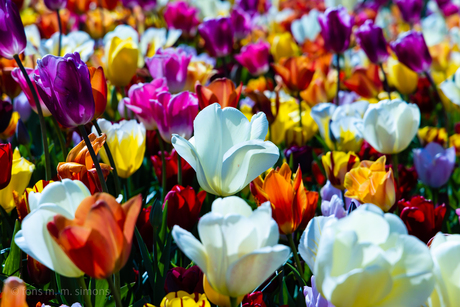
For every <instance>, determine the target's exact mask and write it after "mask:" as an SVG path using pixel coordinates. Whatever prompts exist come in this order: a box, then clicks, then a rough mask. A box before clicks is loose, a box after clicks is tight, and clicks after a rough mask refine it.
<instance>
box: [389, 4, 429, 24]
mask: <svg viewBox="0 0 460 307" xmlns="http://www.w3.org/2000/svg"><path fill="white" fill-rule="evenodd" d="M394 3H395V4H396V5H397V6H398V8H399V11H400V12H401V15H402V18H403V19H404V21H405V22H407V23H412V24H414V23H417V22H419V21H420V14H421V12H422V8H423V0H394Z"/></svg>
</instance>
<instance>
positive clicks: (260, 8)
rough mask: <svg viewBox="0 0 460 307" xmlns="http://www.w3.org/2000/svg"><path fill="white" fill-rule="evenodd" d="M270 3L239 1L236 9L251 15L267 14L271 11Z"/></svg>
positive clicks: (260, 0) (258, 0) (252, 0)
mask: <svg viewBox="0 0 460 307" xmlns="http://www.w3.org/2000/svg"><path fill="white" fill-rule="evenodd" d="M270 5H271V3H270V1H266V0H237V1H236V3H235V7H238V8H240V9H242V10H243V11H245V12H248V13H250V14H254V13H265V12H267V11H268V10H269V9H270Z"/></svg>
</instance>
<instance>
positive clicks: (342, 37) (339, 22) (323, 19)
mask: <svg viewBox="0 0 460 307" xmlns="http://www.w3.org/2000/svg"><path fill="white" fill-rule="evenodd" d="M318 21H319V24H320V26H321V35H322V36H323V39H324V46H325V47H326V49H328V50H332V51H333V52H335V53H342V52H344V51H345V50H347V49H348V46H349V45H350V36H351V30H352V27H353V23H354V21H353V18H352V17H351V16H350V15H348V13H347V10H346V9H345V8H344V7H342V6H339V7H334V8H328V9H327V10H326V11H325V12H324V13H323V14H321V15H319V16H318Z"/></svg>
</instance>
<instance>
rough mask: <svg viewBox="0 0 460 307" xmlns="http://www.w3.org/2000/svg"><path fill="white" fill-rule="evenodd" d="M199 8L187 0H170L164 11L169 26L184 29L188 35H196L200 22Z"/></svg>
mask: <svg viewBox="0 0 460 307" xmlns="http://www.w3.org/2000/svg"><path fill="white" fill-rule="evenodd" d="M198 12H199V11H198V9H197V8H195V7H193V6H191V5H190V4H188V3H187V2H186V1H182V0H181V1H176V2H169V3H168V5H167V6H166V9H165V12H164V18H165V21H166V24H167V25H168V28H172V29H178V30H182V32H183V33H186V34H187V35H195V33H196V29H197V27H198V25H199V24H200V20H199V19H198Z"/></svg>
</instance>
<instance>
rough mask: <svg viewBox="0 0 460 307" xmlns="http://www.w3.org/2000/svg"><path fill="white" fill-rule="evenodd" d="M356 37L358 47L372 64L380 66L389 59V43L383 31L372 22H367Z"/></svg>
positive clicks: (356, 33) (359, 29) (357, 32)
mask: <svg viewBox="0 0 460 307" xmlns="http://www.w3.org/2000/svg"><path fill="white" fill-rule="evenodd" d="M355 35H356V41H357V42H358V45H359V46H360V47H361V49H363V51H364V52H365V53H366V55H367V57H368V58H369V60H370V61H371V62H372V63H374V64H380V63H383V62H385V61H386V60H387V59H388V56H389V55H390V54H389V53H388V50H387V41H386V40H385V37H384V36H383V30H382V28H380V27H378V26H376V25H374V23H373V22H372V20H370V19H368V20H366V22H365V23H364V24H362V25H361V26H360V27H359V28H358V30H357V31H356V32H355Z"/></svg>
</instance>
